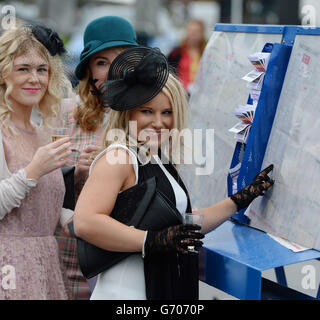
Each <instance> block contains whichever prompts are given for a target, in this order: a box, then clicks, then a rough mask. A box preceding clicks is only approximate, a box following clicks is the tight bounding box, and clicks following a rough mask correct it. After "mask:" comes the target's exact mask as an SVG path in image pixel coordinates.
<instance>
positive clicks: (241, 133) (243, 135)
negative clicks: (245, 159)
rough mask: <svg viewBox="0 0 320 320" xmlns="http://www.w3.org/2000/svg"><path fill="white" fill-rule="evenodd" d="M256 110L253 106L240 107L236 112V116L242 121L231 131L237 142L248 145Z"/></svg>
mask: <svg viewBox="0 0 320 320" xmlns="http://www.w3.org/2000/svg"><path fill="white" fill-rule="evenodd" d="M255 110H256V107H255V106H254V105H252V104H247V105H245V106H238V108H237V109H236V110H235V112H234V113H235V116H236V117H237V118H238V119H240V120H241V121H240V122H238V123H237V124H236V125H235V126H234V127H232V128H231V129H229V131H230V132H233V133H234V134H235V135H234V137H235V139H236V140H237V141H239V142H241V143H247V139H248V136H249V132H250V128H251V125H252V122H253V118H254V113H255Z"/></svg>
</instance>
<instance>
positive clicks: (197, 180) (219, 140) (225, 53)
mask: <svg viewBox="0 0 320 320" xmlns="http://www.w3.org/2000/svg"><path fill="white" fill-rule="evenodd" d="M281 37H282V35H280V34H255V33H233V32H220V31H215V32H213V34H212V36H211V38H210V40H209V42H208V44H207V46H206V49H205V51H204V53H203V56H202V59H201V63H200V67H199V70H198V73H197V78H196V82H195V85H194V88H193V93H192V95H191V98H190V112H189V118H190V120H189V122H190V124H189V126H190V127H191V128H193V129H202V136H203V138H202V155H203V157H205V158H206V160H205V161H203V162H201V161H198V160H195V159H194V161H193V164H192V166H191V168H190V166H182V168H180V170H181V173H182V176H183V177H184V180H185V182H186V184H187V186H188V189H189V190H190V197H191V201H192V205H193V207H195V208H204V207H207V206H210V205H212V204H214V203H216V202H218V201H221V200H223V199H224V198H225V197H226V196H227V174H228V170H229V167H230V163H231V159H232V155H233V151H234V148H235V143H236V141H235V139H234V134H233V133H231V132H229V129H230V128H231V127H232V126H234V124H235V116H234V110H235V108H236V107H237V106H238V105H243V104H246V103H247V100H248V96H249V90H248V88H247V83H246V81H244V80H242V79H241V78H242V77H243V76H244V75H246V74H247V73H248V72H250V71H251V70H252V65H251V63H250V61H249V60H248V56H249V55H250V54H252V53H253V52H257V51H261V50H262V48H263V47H264V45H265V44H266V43H267V42H270V43H274V42H278V43H280V42H281ZM206 129H214V139H213V140H214V141H206ZM210 139H211V138H210ZM211 140H212V139H211ZM193 147H195V146H193ZM198 147H199V146H198ZM206 149H207V150H206ZM193 150H195V148H193ZM197 152H199V148H198V149H197ZM198 156H199V154H198ZM212 161H213V163H212ZM213 164H214V167H213V168H212V165H213Z"/></svg>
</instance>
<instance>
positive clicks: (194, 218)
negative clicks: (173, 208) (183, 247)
mask: <svg viewBox="0 0 320 320" xmlns="http://www.w3.org/2000/svg"><path fill="white" fill-rule="evenodd" d="M203 219H204V215H203V214H192V213H183V214H182V223H183V224H196V225H198V226H200V227H201V226H202V223H203ZM196 232H201V229H200V230H196ZM188 251H189V252H195V253H198V251H196V250H195V248H194V246H188Z"/></svg>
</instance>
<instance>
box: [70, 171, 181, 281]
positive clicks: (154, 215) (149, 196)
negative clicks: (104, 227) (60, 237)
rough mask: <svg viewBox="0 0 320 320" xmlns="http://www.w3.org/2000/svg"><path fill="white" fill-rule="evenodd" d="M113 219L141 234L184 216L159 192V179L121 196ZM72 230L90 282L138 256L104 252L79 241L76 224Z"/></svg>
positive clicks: (178, 220)
mask: <svg viewBox="0 0 320 320" xmlns="http://www.w3.org/2000/svg"><path fill="white" fill-rule="evenodd" d="M110 216H111V217H112V218H114V219H116V220H118V221H120V222H122V223H124V224H126V225H128V226H133V227H135V228H137V229H141V230H155V231H157V230H161V229H164V228H167V227H169V226H173V225H177V224H181V223H182V218H181V214H180V212H179V211H178V210H177V209H176V207H175V206H174V205H173V204H172V203H171V201H170V200H169V199H168V198H167V197H166V196H165V195H164V194H163V193H162V192H161V191H160V190H158V189H157V183H156V178H155V177H152V178H150V179H148V180H146V181H144V182H142V183H140V184H138V185H135V186H133V187H132V188H130V189H127V190H125V191H123V192H121V193H119V195H118V197H117V200H116V203H115V206H114V208H113V210H112V212H111V214H110ZM68 227H69V230H70V233H71V234H72V235H73V236H75V237H76V238H77V250H78V260H79V265H80V269H81V271H82V273H83V275H84V276H85V277H86V278H92V277H94V276H96V275H97V274H99V273H101V272H103V271H105V270H107V269H108V268H110V267H112V266H113V265H115V264H116V263H118V262H119V261H121V260H123V259H124V258H126V257H128V256H129V255H131V254H133V253H134V252H115V251H108V250H104V249H101V248H99V247H96V246H94V245H92V244H90V243H88V242H86V241H85V240H83V239H81V238H78V237H77V236H76V235H75V233H74V229H73V222H70V223H69V225H68Z"/></svg>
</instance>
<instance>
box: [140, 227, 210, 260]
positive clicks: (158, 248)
mask: <svg viewBox="0 0 320 320" xmlns="http://www.w3.org/2000/svg"><path fill="white" fill-rule="evenodd" d="M200 229H201V227H200V226H199V225H195V224H179V225H177V226H172V227H169V228H167V229H163V230H161V231H151V230H149V231H148V234H147V238H146V241H145V243H144V256H145V257H146V256H148V254H149V253H150V252H173V251H178V252H181V253H188V246H194V247H196V248H200V247H201V246H202V244H203V242H202V241H200V240H199V239H202V238H203V237H204V235H203V234H202V233H200V232H199V231H200Z"/></svg>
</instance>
